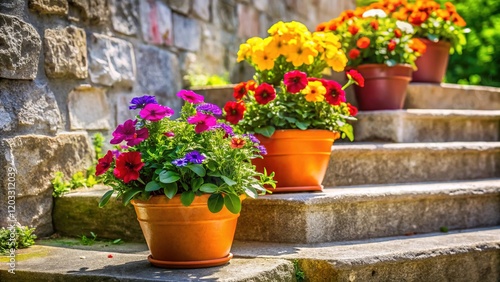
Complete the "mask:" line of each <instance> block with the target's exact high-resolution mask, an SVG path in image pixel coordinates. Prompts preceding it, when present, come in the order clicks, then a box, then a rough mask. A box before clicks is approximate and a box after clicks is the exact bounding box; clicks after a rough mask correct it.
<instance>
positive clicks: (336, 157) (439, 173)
mask: <svg viewBox="0 0 500 282" xmlns="http://www.w3.org/2000/svg"><path fill="white" fill-rule="evenodd" d="M499 176H500V142H445V143H401V144H393V143H362V142H360V143H335V144H334V145H333V146H332V156H331V158H330V164H329V167H328V170H327V172H326V176H325V179H324V180H323V185H325V186H326V187H328V186H346V185H364V184H387V183H408V182H429V181H450V180H465V179H481V178H493V177H499Z"/></svg>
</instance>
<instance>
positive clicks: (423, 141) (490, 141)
mask: <svg viewBox="0 0 500 282" xmlns="http://www.w3.org/2000/svg"><path fill="white" fill-rule="evenodd" d="M406 108H407V109H406V110H399V111H375V112H360V113H359V120H358V122H357V123H356V125H355V129H356V132H355V136H356V142H353V143H346V142H339V143H336V144H335V145H334V146H333V148H332V157H331V161H330V165H329V169H328V172H327V175H326V177H325V180H324V182H323V184H324V185H325V187H328V188H326V189H325V190H324V192H322V193H296V194H277V195H270V196H265V197H260V198H259V199H256V200H246V201H245V202H244V204H243V210H242V213H241V216H240V218H239V221H238V227H237V231H236V236H235V237H236V241H235V243H234V245H233V248H232V253H233V254H234V255H235V259H233V260H232V261H231V263H230V264H228V265H226V266H221V267H216V268H209V269H199V270H164V269H157V268H154V267H151V266H150V265H149V264H148V263H147V261H146V255H147V248H146V247H145V244H144V243H142V244H139V246H142V247H139V250H137V249H134V248H132V247H130V248H129V247H128V246H129V245H128V244H125V245H123V246H122V247H121V248H122V249H121V250H115V249H113V248H112V246H107V247H102V248H94V249H84V250H81V249H78V248H77V249H75V248H68V247H67V246H66V247H65V248H61V247H60V246H59V247H55V246H53V245H50V243H44V242H42V243H41V244H40V245H39V246H37V247H36V248H34V249H33V251H34V252H35V251H41V252H46V253H47V254H48V255H47V256H50V258H51V260H50V261H51V262H52V263H51V264H47V263H44V262H43V260H41V259H40V258H33V259H27V260H26V261H21V262H19V266H18V268H19V272H20V273H21V276H17V277H19V278H18V279H21V280H17V281H24V280H22V279H25V280H26V279H27V278H29V277H38V278H40V277H43V279H45V280H43V281H73V280H75V281H87V280H88V281H110V279H115V280H113V281H160V280H161V281H198V280H208V281H295V273H296V270H294V266H293V263H292V262H293V261H296V263H297V265H298V267H299V268H300V269H301V270H302V271H303V272H304V274H305V278H306V279H305V280H306V281H500V142H499V141H500V138H499V134H500V89H496V88H490V87H472V86H467V87H464V86H458V85H448V84H442V85H430V84H412V85H410V87H409V90H408V96H407V100H406ZM105 190H106V188H101V189H99V188H98V189H91V190H88V191H80V192H76V193H72V194H68V195H66V196H64V197H62V198H59V199H57V200H56V203H55V207H54V211H53V219H54V226H55V229H56V230H57V231H58V232H59V233H60V234H61V235H68V236H79V235H82V234H88V233H89V232H90V231H93V232H94V233H96V234H98V236H99V237H102V238H111V239H116V238H121V239H123V240H125V241H139V242H140V241H142V240H143V239H142V233H141V230H140V227H139V225H138V223H137V221H136V220H135V214H134V211H133V209H132V208H131V207H128V208H123V206H121V204H120V203H117V202H113V203H110V204H109V205H108V206H107V207H105V208H104V209H98V208H97V203H98V200H99V198H100V196H101V195H102V194H103V193H104V191H105ZM47 242H49V241H47ZM131 245H133V244H131ZM108 253H112V254H113V255H114V257H115V258H116V259H114V260H110V259H106V258H105V256H107V254H108ZM61 254H65V255H61ZM79 256H80V257H81V256H84V257H86V259H84V260H82V259H78V257H79ZM5 272H6V271H4V267H3V266H2V267H0V280H1V278H3V277H7V276H6V275H7V274H5ZM23 275H24V276H23ZM30 275H31V276H30ZM9 278H11V279H12V277H11V276H9ZM14 278H15V277H14ZM13 281H14V280H13Z"/></svg>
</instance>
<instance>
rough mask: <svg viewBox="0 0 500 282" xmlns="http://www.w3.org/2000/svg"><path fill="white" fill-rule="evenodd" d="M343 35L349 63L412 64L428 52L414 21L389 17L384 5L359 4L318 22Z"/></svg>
mask: <svg viewBox="0 0 500 282" xmlns="http://www.w3.org/2000/svg"><path fill="white" fill-rule="evenodd" d="M317 30H322V31H332V32H333V33H334V34H336V35H338V36H340V37H342V38H343V40H342V48H343V49H344V51H345V52H346V53H347V54H348V57H349V59H350V60H349V62H348V65H349V66H351V67H356V66H359V65H361V64H386V65H388V66H394V65H396V64H410V65H412V66H413V67H415V60H416V59H417V57H419V56H420V55H421V54H423V53H424V52H425V45H424V44H423V43H422V42H421V41H420V40H418V39H416V38H413V36H414V33H415V30H414V29H413V27H412V25H410V24H409V23H407V22H404V21H398V20H396V19H394V18H390V17H387V15H386V13H385V12H384V11H383V10H380V9H370V10H366V9H365V8H358V9H356V10H355V11H346V12H343V13H342V14H341V15H340V16H339V17H337V18H335V19H332V20H330V21H329V22H326V23H321V24H319V25H318V26H317Z"/></svg>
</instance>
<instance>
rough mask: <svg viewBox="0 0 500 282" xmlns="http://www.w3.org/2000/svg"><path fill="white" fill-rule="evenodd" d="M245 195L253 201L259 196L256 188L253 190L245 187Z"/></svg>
mask: <svg viewBox="0 0 500 282" xmlns="http://www.w3.org/2000/svg"><path fill="white" fill-rule="evenodd" d="M245 194H247V196H248V197H250V198H252V199H255V198H257V196H258V194H257V190H255V188H253V187H251V186H250V187H245Z"/></svg>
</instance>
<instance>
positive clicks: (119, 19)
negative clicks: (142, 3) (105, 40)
mask: <svg viewBox="0 0 500 282" xmlns="http://www.w3.org/2000/svg"><path fill="white" fill-rule="evenodd" d="M108 1H109V2H108V3H109V10H110V12H111V22H112V24H113V28H114V29H115V30H116V31H118V32H120V33H123V34H125V35H135V34H137V24H138V21H139V20H138V18H139V15H138V12H137V11H138V7H139V6H138V4H137V0H108Z"/></svg>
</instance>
